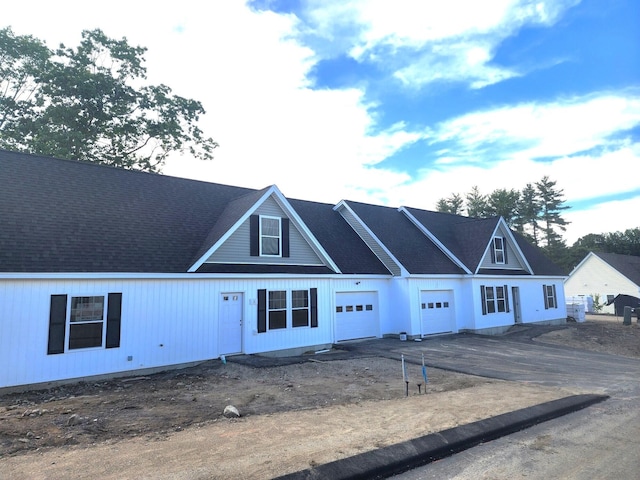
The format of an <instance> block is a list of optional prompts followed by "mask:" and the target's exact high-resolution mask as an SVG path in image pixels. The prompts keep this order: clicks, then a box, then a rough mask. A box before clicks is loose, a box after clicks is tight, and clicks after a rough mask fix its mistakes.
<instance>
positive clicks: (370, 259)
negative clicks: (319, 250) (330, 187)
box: [289, 199, 390, 275]
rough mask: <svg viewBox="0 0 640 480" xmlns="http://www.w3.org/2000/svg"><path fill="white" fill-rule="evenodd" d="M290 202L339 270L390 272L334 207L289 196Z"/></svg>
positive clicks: (347, 272)
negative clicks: (293, 198)
mask: <svg viewBox="0 0 640 480" xmlns="http://www.w3.org/2000/svg"><path fill="white" fill-rule="evenodd" d="M289 203H290V204H291V206H292V207H293V209H294V210H295V211H296V212H297V213H298V215H300V218H302V220H303V221H304V223H305V224H306V225H307V227H309V229H310V230H311V231H312V232H313V234H314V236H315V237H316V238H317V240H318V242H320V244H321V245H322V246H323V248H324V249H325V250H326V251H327V252H328V253H329V255H330V256H331V258H332V259H333V261H335V262H336V264H337V265H338V267H339V268H340V271H341V272H342V273H345V274H349V273H365V272H368V273H371V274H380V275H390V272H389V270H387V268H386V267H385V266H384V265H383V264H382V262H380V260H379V259H378V257H376V256H375V254H374V253H373V252H372V251H371V250H370V249H369V247H367V246H366V244H365V243H364V242H363V241H362V239H361V238H360V237H359V236H358V235H357V234H356V232H355V231H354V230H353V229H352V228H351V227H350V226H349V224H348V223H347V222H345V221H344V219H343V218H342V215H340V214H339V213H338V212H336V211H335V210H334V209H333V207H334V206H333V205H330V204H327V203H315V202H307V201H303V200H291V199H290V200H289Z"/></svg>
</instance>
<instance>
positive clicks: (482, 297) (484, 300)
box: [480, 285, 487, 315]
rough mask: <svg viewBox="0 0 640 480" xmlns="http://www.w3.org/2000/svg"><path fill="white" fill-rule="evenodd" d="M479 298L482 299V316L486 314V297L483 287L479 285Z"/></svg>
mask: <svg viewBox="0 0 640 480" xmlns="http://www.w3.org/2000/svg"><path fill="white" fill-rule="evenodd" d="M480 298H481V299H482V314H483V315H486V314H487V295H486V293H485V288H484V285H480Z"/></svg>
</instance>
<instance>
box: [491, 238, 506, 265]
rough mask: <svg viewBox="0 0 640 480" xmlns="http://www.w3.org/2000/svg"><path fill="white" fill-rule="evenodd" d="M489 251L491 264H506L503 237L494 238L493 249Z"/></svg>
mask: <svg viewBox="0 0 640 480" xmlns="http://www.w3.org/2000/svg"><path fill="white" fill-rule="evenodd" d="M491 250H492V251H491V256H492V260H493V263H500V264H505V263H507V261H506V258H507V255H506V245H505V241H504V238H503V237H494V239H493V248H492V249H491Z"/></svg>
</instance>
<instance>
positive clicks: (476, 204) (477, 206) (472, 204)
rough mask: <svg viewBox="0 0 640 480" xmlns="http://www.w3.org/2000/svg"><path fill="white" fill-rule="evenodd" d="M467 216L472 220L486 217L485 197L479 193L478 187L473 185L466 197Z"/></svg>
mask: <svg viewBox="0 0 640 480" xmlns="http://www.w3.org/2000/svg"><path fill="white" fill-rule="evenodd" d="M465 198H466V208H467V215H468V216H469V217H473V218H484V217H486V216H487V208H488V206H487V197H486V196H485V195H482V194H481V193H480V190H479V189H478V186H477V185H475V186H473V187H472V188H471V191H470V192H469V193H467V195H466V197H465Z"/></svg>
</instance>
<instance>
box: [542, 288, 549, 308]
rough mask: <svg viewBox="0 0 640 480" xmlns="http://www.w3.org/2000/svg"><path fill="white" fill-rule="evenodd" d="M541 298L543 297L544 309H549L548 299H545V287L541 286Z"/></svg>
mask: <svg viewBox="0 0 640 480" xmlns="http://www.w3.org/2000/svg"><path fill="white" fill-rule="evenodd" d="M542 296H543V297H544V309H545V310H548V309H549V299H548V298H547V286H546V285H542Z"/></svg>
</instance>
